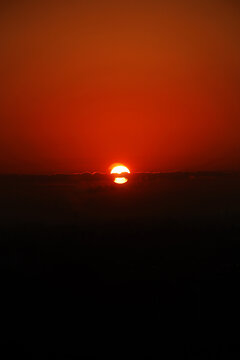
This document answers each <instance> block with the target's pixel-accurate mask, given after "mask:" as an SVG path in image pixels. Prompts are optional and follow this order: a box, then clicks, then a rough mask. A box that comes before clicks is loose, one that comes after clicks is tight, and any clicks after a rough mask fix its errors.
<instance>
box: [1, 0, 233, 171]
mask: <svg viewBox="0 0 240 360" xmlns="http://www.w3.org/2000/svg"><path fill="white" fill-rule="evenodd" d="M239 38H240V5H239V4H238V2H237V1H234V0H231V1H227V0H225V1H224V0H218V1H217V0H216V1H213V0H212V1H211V0H208V1H205V0H201V1H187V0H186V1H180V0H178V1H177V0H176V1H171V0H169V1H165V2H164V1H162V2H161V1H157V0H145V1H143V0H138V1H133V0H122V1H110V0H109V1H97V0H95V1H94V0H93V1H91V0H88V1H87V0H85V1H80V0H79V1H77V0H75V1H74V0H72V1H71V0H69V1H61V0H58V1H39V2H37V1H14V0H10V1H2V2H1V3H0V73H1V87H0V172H1V173H7V172H8V173H9V172H10V173H44V172H67V173H68V172H72V171H74V172H77V171H85V170H88V171H94V170H99V171H104V170H106V169H107V168H108V166H109V164H111V163H114V162H123V163H126V165H128V166H129V167H130V168H131V169H133V170H136V171H164V170H205V169H206V170H216V169H238V170H240V118H239V115H240V101H239V99H240V91H239V90H240V65H239V64H240V47H239Z"/></svg>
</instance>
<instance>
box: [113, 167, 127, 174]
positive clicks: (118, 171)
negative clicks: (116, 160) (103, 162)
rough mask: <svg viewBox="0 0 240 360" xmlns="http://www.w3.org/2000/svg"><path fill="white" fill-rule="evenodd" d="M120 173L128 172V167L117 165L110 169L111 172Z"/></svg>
mask: <svg viewBox="0 0 240 360" xmlns="http://www.w3.org/2000/svg"><path fill="white" fill-rule="evenodd" d="M122 173H128V174H130V171H129V169H128V168H127V167H126V166H124V165H117V166H113V168H112V170H111V174H122Z"/></svg>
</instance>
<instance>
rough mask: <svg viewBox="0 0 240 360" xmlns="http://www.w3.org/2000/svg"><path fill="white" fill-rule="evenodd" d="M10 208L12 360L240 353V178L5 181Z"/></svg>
mask: <svg viewBox="0 0 240 360" xmlns="http://www.w3.org/2000/svg"><path fill="white" fill-rule="evenodd" d="M0 201H1V217H0V236H1V241H0V270H1V279H0V280H1V304H2V316H1V326H2V328H3V329H4V336H3V337H2V339H1V345H2V347H1V349H2V351H6V353H7V354H8V355H9V356H10V355H11V354H12V355H14V354H16V352H17V353H24V354H25V355H26V354H28V355H31V356H32V358H34V359H35V358H37V359H38V358H41V357H42V358H47V357H49V356H51V357H54V356H55V357H57V358H59V359H72V358H81V357H83V356H90V355H92V356H98V355H99V354H107V355H111V354H113V355H114V357H115V356H118V355H121V356H125V355H126V354H131V356H139V355H141V356H155V357H156V356H166V354H167V355H168V356H170V355H171V354H172V353H174V352H175V351H176V350H177V353H178V355H179V354H181V355H186V356H189V357H190V358H195V357H197V358H203V359H205V358H206V354H214V356H215V355H216V356H217V357H218V356H219V354H223V353H227V354H229V351H230V350H229V349H231V351H237V349H238V344H239V336H238V333H237V332H236V331H235V330H234V329H235V327H233V324H234V323H236V324H238V323H239V320H240V314H239V303H240V295H239V283H240V260H239V259H240V241H239V240H240V206H239V204H240V176H239V174H237V173H232V174H231V173H208V172H200V173H165V174H163V173H159V174H152V173H143V174H132V175H131V176H130V178H129V182H128V183H127V184H125V185H123V186H117V185H116V184H114V183H113V182H112V178H111V177H110V176H108V175H104V174H80V175H54V176H13V175H11V176H7V175H6V176H1V177H0ZM4 349H5V350H4Z"/></svg>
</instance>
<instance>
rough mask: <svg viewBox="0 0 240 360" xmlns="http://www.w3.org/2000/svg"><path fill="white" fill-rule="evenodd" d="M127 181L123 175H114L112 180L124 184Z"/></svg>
mask: <svg viewBox="0 0 240 360" xmlns="http://www.w3.org/2000/svg"><path fill="white" fill-rule="evenodd" d="M127 181H128V179H126V178H125V177H116V178H115V179H114V182H115V183H116V184H125V183H126V182H127Z"/></svg>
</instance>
